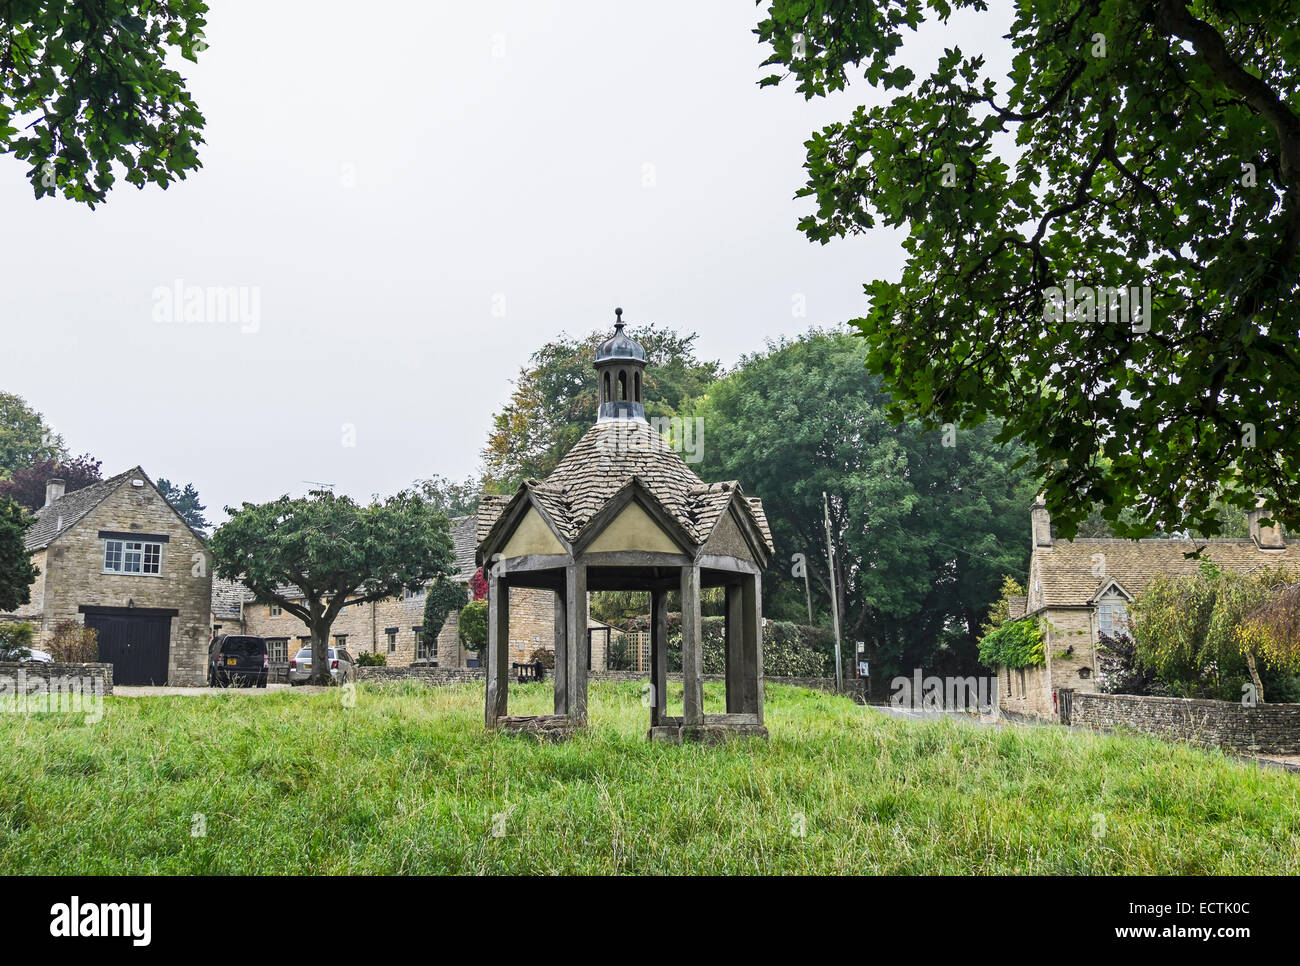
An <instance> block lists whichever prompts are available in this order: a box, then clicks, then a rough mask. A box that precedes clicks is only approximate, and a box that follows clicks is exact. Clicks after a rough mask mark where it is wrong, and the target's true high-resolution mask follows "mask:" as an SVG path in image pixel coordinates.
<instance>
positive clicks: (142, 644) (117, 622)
mask: <svg viewBox="0 0 1300 966" xmlns="http://www.w3.org/2000/svg"><path fill="white" fill-rule="evenodd" d="M85 619H86V626H87V627H92V628H94V629H95V631H96V633H97V634H98V636H99V659H100V660H101V661H103V662H105V663H108V664H112V665H113V683H114V684H166V683H167V661H168V658H169V657H170V652H171V618H170V617H161V616H151V615H135V614H132V615H130V616H123V615H117V614H102V613H101V614H96V613H90V612H87V613H86V618H85Z"/></svg>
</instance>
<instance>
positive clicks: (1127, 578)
mask: <svg viewBox="0 0 1300 966" xmlns="http://www.w3.org/2000/svg"><path fill="white" fill-rule="evenodd" d="M1197 547H1204V548H1205V550H1204V552H1203V553H1202V554H1201V560H1209V561H1212V562H1213V563H1215V564H1218V565H1219V566H1220V567H1223V568H1224V569H1226V570H1235V571H1238V572H1239V573H1250V572H1251V571H1253V570H1258V569H1260V568H1262V567H1286V568H1288V569H1290V570H1298V569H1300V553H1298V552H1297V551H1296V549H1295V548H1294V547H1292V546H1289V545H1288V546H1287V548H1286V549H1285V550H1260V549H1259V547H1257V546H1256V545H1255V542H1254V541H1253V540H1251V539H1250V538H1248V537H1242V538H1237V539H1215V540H1171V539H1156V538H1153V539H1149V540H1120V539H1115V538H1107V537H1092V538H1080V539H1077V540H1073V541H1068V540H1056V541H1053V543H1052V546H1051V548H1050V549H1049V548H1047V547H1036V548H1034V558H1033V567H1032V570H1033V574H1034V576H1035V577H1036V578H1037V579H1038V581H1039V582H1040V589H1039V592H1037V593H1036V592H1034V591H1032V590H1031V593H1033V596H1034V597H1035V599H1036V600H1040V601H1041V602H1042V606H1047V607H1065V606H1075V605H1086V604H1089V603H1091V602H1092V600H1093V598H1095V597H1096V596H1097V594H1099V593H1100V592H1101V591H1103V590H1105V588H1106V585H1107V584H1109V583H1110V582H1111V581H1112V580H1114V581H1118V582H1119V584H1120V586H1121V587H1123V588H1124V590H1126V591H1128V592H1129V593H1130V594H1133V595H1134V596H1136V595H1138V594H1140V593H1141V592H1142V591H1143V589H1144V588H1145V587H1146V585H1147V584H1148V583H1149V582H1150V581H1151V579H1152V578H1153V577H1156V576H1158V575H1162V574H1163V575H1168V576H1177V575H1182V574H1194V573H1196V571H1197V568H1198V567H1200V564H1201V560H1197V559H1195V558H1189V557H1187V556H1186V554H1189V553H1191V552H1192V551H1194V550H1195V549H1196V548H1197ZM1095 554H1101V555H1103V557H1104V559H1100V560H1094V559H1093V557H1094V555H1095ZM1095 565H1104V568H1105V576H1104V577H1095V576H1093V568H1094V566H1095Z"/></svg>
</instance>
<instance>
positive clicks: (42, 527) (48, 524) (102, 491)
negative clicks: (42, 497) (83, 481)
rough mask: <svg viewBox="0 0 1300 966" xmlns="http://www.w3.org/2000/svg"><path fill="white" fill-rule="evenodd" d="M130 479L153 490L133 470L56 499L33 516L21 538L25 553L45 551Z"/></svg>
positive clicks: (139, 473) (142, 474) (141, 474)
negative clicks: (141, 482) (33, 518)
mask: <svg viewBox="0 0 1300 966" xmlns="http://www.w3.org/2000/svg"><path fill="white" fill-rule="evenodd" d="M133 476H141V477H144V479H145V480H146V481H148V483H149V485H150V486H153V481H152V480H150V479H149V477H148V476H146V475H145V472H144V470H142V469H141V468H140V467H138V466H135V467H132V468H131V469H129V470H127V471H126V472H125V473H118V474H117V476H110V477H109V478H108V479H106V480H100V481H99V482H98V483H91V484H90V485H89V486H83V487H82V488H81V489H79V490H73V491H72V492H71V493H67V494H65V495H63V496H61V497H59V498H58V499H57V500H55V501H54V502H53V503H51V504H50V505H49V506H44V507H41V508H40V509H39V510H37V511H36V513H35V514H34V516H35V517H36V522H35V523H33V524H32V525H31V526H30V527H28V528H27V531H26V533H25V534H24V535H23V536H24V542H25V544H26V547H27V552H28V553H32V552H34V551H36V550H41V549H43V548H45V547H48V546H49V545H50V544H51V543H52V542H53V541H55V540H57V539H58V538H59V536H60V535H61V534H63V533H66V532H67V531H68V530H70V529H72V528H73V527H74V526H76V525H77V524H78V523H80V522H81V520H82V519H83V518H84V517H85V516H86V514H88V513H89V512H90V511H91V510H93V509H95V507H97V506H99V505H100V504H101V503H103V502H104V501H105V500H106V499H108V497H109V495H110V494H112V493H113V492H114V491H115V490H116V489H117V488H118V487H119V486H121V485H122V484H123V483H125V482H126V481H127V480H129V479H131V477H133Z"/></svg>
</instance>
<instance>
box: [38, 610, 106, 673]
mask: <svg viewBox="0 0 1300 966" xmlns="http://www.w3.org/2000/svg"><path fill="white" fill-rule="evenodd" d="M50 657H52V658H54V660H56V661H60V662H62V663H64V664H89V663H91V662H93V661H98V660H99V635H98V634H96V633H95V630H94V628H90V627H86V626H85V625H83V624H82V623H81V622H80V621H74V620H66V621H59V622H58V623H57V624H55V625H54V633H53V635H51V637H50Z"/></svg>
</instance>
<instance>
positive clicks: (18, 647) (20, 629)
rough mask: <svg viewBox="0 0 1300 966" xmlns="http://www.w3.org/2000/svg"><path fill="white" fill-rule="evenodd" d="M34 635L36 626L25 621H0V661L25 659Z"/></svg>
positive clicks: (30, 654) (28, 653)
mask: <svg viewBox="0 0 1300 966" xmlns="http://www.w3.org/2000/svg"><path fill="white" fill-rule="evenodd" d="M35 636H36V628H35V627H33V626H32V625H31V624H29V623H28V622H27V621H3V622H0V661H17V662H22V661H26V660H27V659H28V658H30V657H31V656H32V641H33V639H34V638H35Z"/></svg>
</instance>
